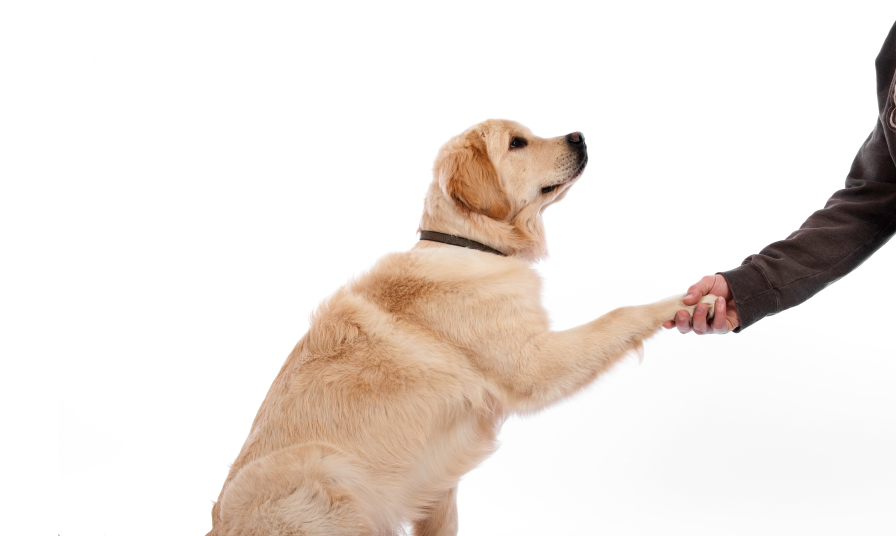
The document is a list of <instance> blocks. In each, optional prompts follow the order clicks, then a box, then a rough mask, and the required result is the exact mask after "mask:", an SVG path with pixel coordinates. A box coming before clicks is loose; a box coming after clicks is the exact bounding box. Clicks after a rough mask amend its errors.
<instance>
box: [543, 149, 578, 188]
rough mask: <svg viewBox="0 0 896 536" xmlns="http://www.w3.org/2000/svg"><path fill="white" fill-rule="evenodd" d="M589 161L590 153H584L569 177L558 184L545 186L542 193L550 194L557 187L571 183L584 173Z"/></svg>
mask: <svg viewBox="0 0 896 536" xmlns="http://www.w3.org/2000/svg"><path fill="white" fill-rule="evenodd" d="M587 163H588V153H585V152H583V153H582V160H581V161H580V162H579V165H578V166H576V167H575V169H573V170H572V172H571V173H570V174H569V176H568V177H566V178H565V179H563V180H562V181H560V182H558V183H557V184H552V185H550V186H545V187H544V188H542V189H541V193H542V195H545V194H549V193H551V192H553V191H554V190H556V189H557V188H559V187H561V186H563V185H564V184H569V183H571V182H572V181H574V180H576V179H578V178H579V177H580V176H581V175H582V173H583V172H584V171H585V164H587Z"/></svg>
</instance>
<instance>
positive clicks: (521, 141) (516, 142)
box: [510, 137, 529, 149]
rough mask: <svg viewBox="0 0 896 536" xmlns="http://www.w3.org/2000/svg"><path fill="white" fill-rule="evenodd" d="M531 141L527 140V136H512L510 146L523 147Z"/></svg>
mask: <svg viewBox="0 0 896 536" xmlns="http://www.w3.org/2000/svg"><path fill="white" fill-rule="evenodd" d="M527 143H529V142H527V141H526V138H516V137H514V138H510V148H511V149H522V148H523V147H525V146H526V144H527Z"/></svg>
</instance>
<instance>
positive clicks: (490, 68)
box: [0, 0, 896, 536]
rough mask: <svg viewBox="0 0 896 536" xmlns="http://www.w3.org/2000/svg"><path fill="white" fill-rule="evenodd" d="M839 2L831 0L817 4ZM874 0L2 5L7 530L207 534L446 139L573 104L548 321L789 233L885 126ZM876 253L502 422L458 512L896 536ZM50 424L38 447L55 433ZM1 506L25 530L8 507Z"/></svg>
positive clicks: (404, 221)
mask: <svg viewBox="0 0 896 536" xmlns="http://www.w3.org/2000/svg"><path fill="white" fill-rule="evenodd" d="M835 5H836V7H833V6H835ZM894 19H896V8H894V7H893V3H892V1H891V0H881V1H875V2H870V1H869V2H849V3H848V7H847V3H845V2H839V3H834V2H825V3H819V2H780V1H776V2H750V3H740V2H739V3H720V2H684V3H682V2H674V3H673V2H563V3H550V2H538V3H532V2H500V3H481V2H472V3H462V2H444V3H438V4H436V3H421V2H418V3H407V4H398V3H382V2H367V3H355V4H353V3H344V2H340V3H325V2H313V3H312V2H302V3H296V2H280V3H266V2H264V3H263V2H243V3H235V2H184V1H178V2H143V3H135V2H105V3H103V2H77V3H74V2H67V3H62V2H60V3H56V4H51V3H41V2H27V3H26V2H19V3H12V2H9V3H6V4H4V7H3V8H2V10H0V51H2V52H0V73H2V74H0V76H2V78H3V81H2V84H0V94H2V99H0V113H2V116H0V136H2V138H0V170H2V190H0V239H2V251H3V253H2V257H3V260H2V263H0V271H2V296H0V303H2V313H0V314H2V318H0V321H2V324H0V325H2V327H0V333H2V344H3V347H2V354H3V371H4V372H3V373H2V375H0V376H2V379H0V382H2V383H0V392H2V395H0V396H2V404H3V408H4V419H3V449H4V453H3V455H4V458H5V463H4V470H3V476H2V477H0V478H2V480H3V481H4V483H3V485H2V486H0V490H2V491H0V493H2V497H0V504H3V505H4V510H5V511H4V513H3V515H4V529H3V531H2V532H3V533H4V534H22V535H24V534H57V533H58V534H61V535H62V536H79V535H91V536H94V535H125V534H127V535H129V536H133V535H143V534H146V535H157V534H177V535H179V534H183V535H196V534H204V533H205V532H206V531H208V530H209V529H210V528H211V517H210V511H211V506H212V501H213V500H214V499H216V498H217V495H218V492H219V491H220V488H221V485H222V483H223V481H224V478H225V476H226V473H227V469H228V463H230V462H231V461H233V459H234V458H235V457H236V455H237V453H238V451H239V449H240V446H241V445H242V442H243V440H244V439H245V436H246V433H247V432H248V429H249V426H250V424H251V421H252V418H253V417H254V415H255V412H256V410H257V408H258V406H259V404H260V402H261V400H262V398H263V397H264V394H265V393H266V391H267V389H268V386H269V385H270V382H271V381H272V380H273V378H274V376H275V375H276V373H277V371H278V370H279V367H280V365H281V364H282V362H283V360H284V358H285V357H286V355H287V354H288V353H289V351H290V350H291V349H292V346H293V345H294V344H295V342H296V341H297V340H298V339H299V338H300V337H301V335H302V334H303V333H304V331H305V330H306V328H307V319H308V315H309V313H310V312H311V311H312V310H313V309H314V307H315V306H316V305H317V304H318V303H319V301H320V300H321V299H323V298H325V297H326V296H327V295H328V294H330V293H331V292H332V291H333V290H335V289H336V288H337V287H338V286H339V285H341V284H342V283H343V282H345V281H346V280H347V279H348V278H349V277H351V276H352V275H353V274H357V273H359V272H361V271H362V270H364V269H365V268H366V267H368V266H370V265H371V264H372V263H373V262H374V261H375V260H376V259H377V258H378V257H379V256H380V255H382V254H384V253H387V252H390V251H398V250H405V249H407V248H409V247H411V246H413V245H414V243H415V240H416V235H415V231H416V229H417V222H418V218H419V214H420V211H421V206H422V198H423V194H424V192H425V189H426V187H427V184H428V183H429V181H430V176H431V175H430V174H431V171H430V169H431V165H432V160H433V158H434V156H435V154H436V151H437V150H438V148H439V146H440V145H441V143H442V142H444V141H445V140H447V139H448V138H449V137H450V136H452V135H454V134H456V133H458V132H460V131H462V130H463V129H465V128H466V127H468V126H470V125H472V124H474V123H476V122H479V121H481V120H483V119H486V118H489V117H501V118H511V119H516V120H518V121H520V122H522V123H524V124H526V125H528V126H529V127H530V128H532V129H533V131H534V132H535V133H537V134H540V135H543V136H557V135H562V134H566V133H568V132H571V131H574V130H580V131H582V132H584V133H585V136H586V138H587V143H588V147H589V152H590V156H591V160H590V162H591V163H590V164H589V167H588V169H587V170H586V172H585V175H584V176H583V178H582V179H581V180H580V181H579V183H578V184H577V185H576V186H575V188H574V189H573V191H572V192H571V193H570V195H569V196H567V198H566V200H564V201H563V202H562V203H560V204H559V205H556V206H554V207H552V208H551V209H550V210H549V211H548V212H547V213H546V227H547V230H548V243H549V245H550V249H551V253H552V256H551V258H550V260H548V261H545V262H543V263H541V264H539V265H538V266H536V269H537V270H538V271H539V272H540V273H541V274H542V275H543V278H544V282H545V283H544V302H545V305H546V307H547V308H548V310H549V311H550V312H551V314H552V318H553V321H554V326H555V328H557V329H564V328H568V327H571V326H574V325H577V324H580V323H584V322H586V321H588V320H591V319H593V318H595V317H596V316H599V315H601V314H603V313H605V312H607V311H609V310H611V309H613V308H615V307H618V306H621V305H628V304H636V303H644V302H649V301H654V300H656V299H660V298H663V297H666V296H668V295H670V294H673V293H676V292H684V290H685V289H686V288H687V287H688V286H689V285H690V284H691V283H693V282H694V281H696V280H697V279H698V278H699V277H701V276H703V275H705V274H708V273H713V272H715V271H718V270H725V269H729V268H732V267H735V266H737V265H738V264H740V262H741V260H742V259H743V258H744V257H746V256H747V255H749V254H750V253H753V252H756V251H758V250H759V249H761V248H762V247H763V246H764V245H766V244H767V243H769V242H771V241H773V240H777V239H781V238H783V237H785V236H787V235H788V234H789V233H790V232H791V231H792V230H794V229H796V228H797V227H798V226H799V225H800V223H801V222H802V221H803V220H804V219H805V218H806V217H807V216H808V215H809V214H810V213H811V212H812V211H813V210H815V209H817V208H820V207H822V206H823V205H824V202H825V200H826V199H827V197H828V196H829V195H830V194H831V193H832V192H833V191H834V190H836V189H838V188H840V187H841V185H842V183H843V179H844V178H845V176H846V173H847V171H848V170H849V166H850V163H851V162H852V158H853V156H854V155H855V153H856V151H857V149H858V148H859V146H860V145H861V143H862V142H863V141H864V139H865V137H866V136H867V135H868V133H869V132H870V131H871V129H872V127H873V126H874V121H875V117H876V113H877V103H876V99H875V77H874V75H875V73H874V58H875V56H876V55H877V52H878V50H879V48H880V45H881V43H882V42H883V39H884V37H885V36H886V34H887V31H888V30H889V28H890V26H891V25H892V23H893V20H894ZM894 271H896V248H894V247H893V246H889V247H885V248H884V249H883V250H881V251H880V252H879V253H878V254H877V255H875V256H874V257H873V258H871V259H870V260H869V261H868V262H866V263H865V264H864V265H863V266H861V267H860V268H859V269H857V270H856V271H855V272H854V273H853V274H852V275H850V276H849V277H847V278H845V279H844V280H842V281H840V282H838V283H837V284H836V285H834V286H832V287H830V288H829V289H827V290H825V291H824V292H822V293H821V294H820V295H818V296H817V297H816V298H814V299H813V300H810V301H809V302H807V303H806V304H804V305H802V306H800V307H799V308H797V309H794V310H791V311H787V312H785V313H783V314H781V315H778V316H776V317H772V318H768V319H766V320H764V321H762V322H760V323H758V324H757V325H755V326H753V327H751V328H749V329H748V330H746V331H745V332H744V333H742V334H739V335H733V334H732V335H727V336H724V337H720V336H713V337H699V338H698V337H696V336H694V335H688V336H681V335H678V334H677V333H673V332H663V333H661V334H659V335H658V336H657V337H656V338H655V339H653V340H652V341H651V342H650V343H649V344H648V346H647V351H646V358H645V360H644V363H643V364H641V365H640V366H639V365H638V363H637V360H636V359H634V358H632V359H629V360H627V361H626V362H624V363H623V364H621V365H619V366H618V367H617V368H616V369H614V370H613V371H612V372H611V373H610V374H608V375H606V376H605V377H603V378H602V379H600V380H599V381H598V382H597V383H596V384H595V386H594V387H593V388H591V389H590V390H588V391H587V392H585V393H583V394H581V395H579V396H577V397H575V398H574V399H572V400H570V401H568V402H566V403H564V404H561V405H559V406H557V407H554V408H551V409H549V410H548V411H546V412H544V413H542V414H539V415H537V416H534V417H529V418H525V419H522V418H511V419H510V420H509V421H508V422H507V423H506V425H505V427H504V429H503V432H502V434H501V441H502V447H501V449H500V450H499V451H498V452H497V453H496V454H495V455H494V456H492V457H491V458H490V459H489V460H487V461H486V462H485V463H484V464H483V465H482V466H481V467H480V468H478V469H476V470H474V471H473V472H471V473H470V474H468V475H467V476H466V477H465V478H464V479H463V481H462V482H461V484H460V488H459V489H460V492H459V510H460V527H461V534H464V535H477V534H483V535H484V534H491V535H493V534H515V535H521V534H531V535H543V534H573V533H576V534H579V533H593V534H611V535H656V534H688V535H703V534H706V535H710V534H711V535H718V534H867V535H871V534H894V533H896V456H894V452H896V412H894V409H896V348H894V339H893V329H894V328H893V324H892V315H891V309H892V305H890V304H891V303H892V300H893V297H894V296H896V282H894V279H893V274H894ZM57 447H58V448H57ZM13 529H14V530H13Z"/></svg>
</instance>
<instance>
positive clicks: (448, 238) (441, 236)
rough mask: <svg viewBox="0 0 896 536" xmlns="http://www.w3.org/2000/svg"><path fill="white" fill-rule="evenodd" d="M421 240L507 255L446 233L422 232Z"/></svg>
mask: <svg viewBox="0 0 896 536" xmlns="http://www.w3.org/2000/svg"><path fill="white" fill-rule="evenodd" d="M420 240H430V241H432V242H441V243H443V244H450V245H452V246H460V247H462V248H470V249H478V250H479V251H486V252H488V253H494V254H495V255H500V256H502V257H506V256H507V255H505V254H503V253H501V252H500V251H498V250H497V249H495V248H490V247H488V246H486V245H485V244H480V243H479V242H476V241H473V240H470V239H468V238H461V237H459V236H454V235H450V234H445V233H437V232H435V231H420Z"/></svg>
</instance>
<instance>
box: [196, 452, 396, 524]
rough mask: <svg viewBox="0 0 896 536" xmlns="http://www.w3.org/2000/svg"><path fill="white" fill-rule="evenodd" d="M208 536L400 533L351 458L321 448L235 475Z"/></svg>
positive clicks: (268, 459)
mask: <svg viewBox="0 0 896 536" xmlns="http://www.w3.org/2000/svg"><path fill="white" fill-rule="evenodd" d="M219 502H220V504H219V505H217V506H218V508H216V509H217V510H218V512H219V519H218V520H216V522H215V527H214V528H213V529H212V531H211V532H210V533H209V536H237V535H239V536H248V535H253V536H254V535H259V536H260V535H263V534H264V535H268V534H296V535H303V536H305V535H307V536H312V535H314V536H318V535H327V536H330V535H332V536H342V535H345V536H348V535H353V536H355V535H368V536H374V535H376V536H380V535H388V534H395V533H396V532H397V531H399V530H400V526H401V525H400V522H401V520H400V519H391V518H392V517H393V516H392V515H389V513H390V510H392V508H390V507H389V506H390V505H388V504H385V501H384V497H383V495H382V494H377V493H375V489H374V487H373V486H372V485H371V483H370V482H369V479H368V478H367V477H366V475H365V470H364V468H363V467H362V466H361V464H360V463H359V462H357V461H356V460H354V459H353V458H352V457H351V456H349V455H346V454H345V453H343V452H341V451H339V450H337V449H335V448H334V447H331V446H329V445H324V444H306V445H298V446H293V447H288V448H285V449H282V450H278V451H276V452H274V453H272V454H270V455H268V456H265V457H263V458H260V459H257V460H254V461H252V462H251V463H249V464H247V465H246V466H244V467H243V468H242V469H240V471H239V472H238V473H237V474H236V476H235V477H234V478H233V480H232V481H231V482H230V483H229V485H228V486H227V488H226V489H225V490H224V492H223V493H222V495H221V499H220V501H219Z"/></svg>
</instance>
